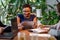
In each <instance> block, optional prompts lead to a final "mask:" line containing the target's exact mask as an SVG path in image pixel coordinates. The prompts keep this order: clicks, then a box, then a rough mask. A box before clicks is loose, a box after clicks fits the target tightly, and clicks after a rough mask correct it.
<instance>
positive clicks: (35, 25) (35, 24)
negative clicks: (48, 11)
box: [33, 17, 37, 28]
mask: <svg viewBox="0 0 60 40" xmlns="http://www.w3.org/2000/svg"><path fill="white" fill-rule="evenodd" d="M33 22H34V28H37V17H35V18H34V19H33Z"/></svg>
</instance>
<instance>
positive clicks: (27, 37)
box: [13, 30, 56, 40]
mask: <svg viewBox="0 0 60 40" xmlns="http://www.w3.org/2000/svg"><path fill="white" fill-rule="evenodd" d="M19 33H23V34H22V35H20V34H19ZM30 33H31V32H29V31H27V30H22V31H20V32H18V34H17V36H16V37H15V38H14V39H13V40H20V37H21V36H23V35H24V34H25V35H24V37H23V39H24V38H25V40H56V38H55V37H54V36H51V37H50V38H48V37H37V36H33V37H32V36H30ZM23 39H22V40H23Z"/></svg>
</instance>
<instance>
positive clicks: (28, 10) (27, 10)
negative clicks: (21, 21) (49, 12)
mask: <svg viewBox="0 0 60 40" xmlns="http://www.w3.org/2000/svg"><path fill="white" fill-rule="evenodd" d="M30 10H31V9H30V8H29V7H26V8H23V14H24V16H25V17H29V16H30V13H31V12H30Z"/></svg>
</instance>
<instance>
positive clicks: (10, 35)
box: [0, 18, 18, 39]
mask: <svg viewBox="0 0 60 40" xmlns="http://www.w3.org/2000/svg"><path fill="white" fill-rule="evenodd" d="M17 33H18V27H17V20H16V18H14V19H11V32H6V33H3V34H2V35H0V39H12V38H14V37H15V36H16V35H17Z"/></svg>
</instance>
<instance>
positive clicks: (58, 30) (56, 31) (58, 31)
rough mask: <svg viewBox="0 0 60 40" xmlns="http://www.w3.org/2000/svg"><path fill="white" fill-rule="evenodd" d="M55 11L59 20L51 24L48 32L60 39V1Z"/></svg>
mask: <svg viewBox="0 0 60 40" xmlns="http://www.w3.org/2000/svg"><path fill="white" fill-rule="evenodd" d="M57 11H58V16H59V22H58V23H57V24H55V25H53V26H51V29H50V31H49V33H50V34H52V35H54V36H55V37H56V38H57V40H60V3H58V4H57Z"/></svg>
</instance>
